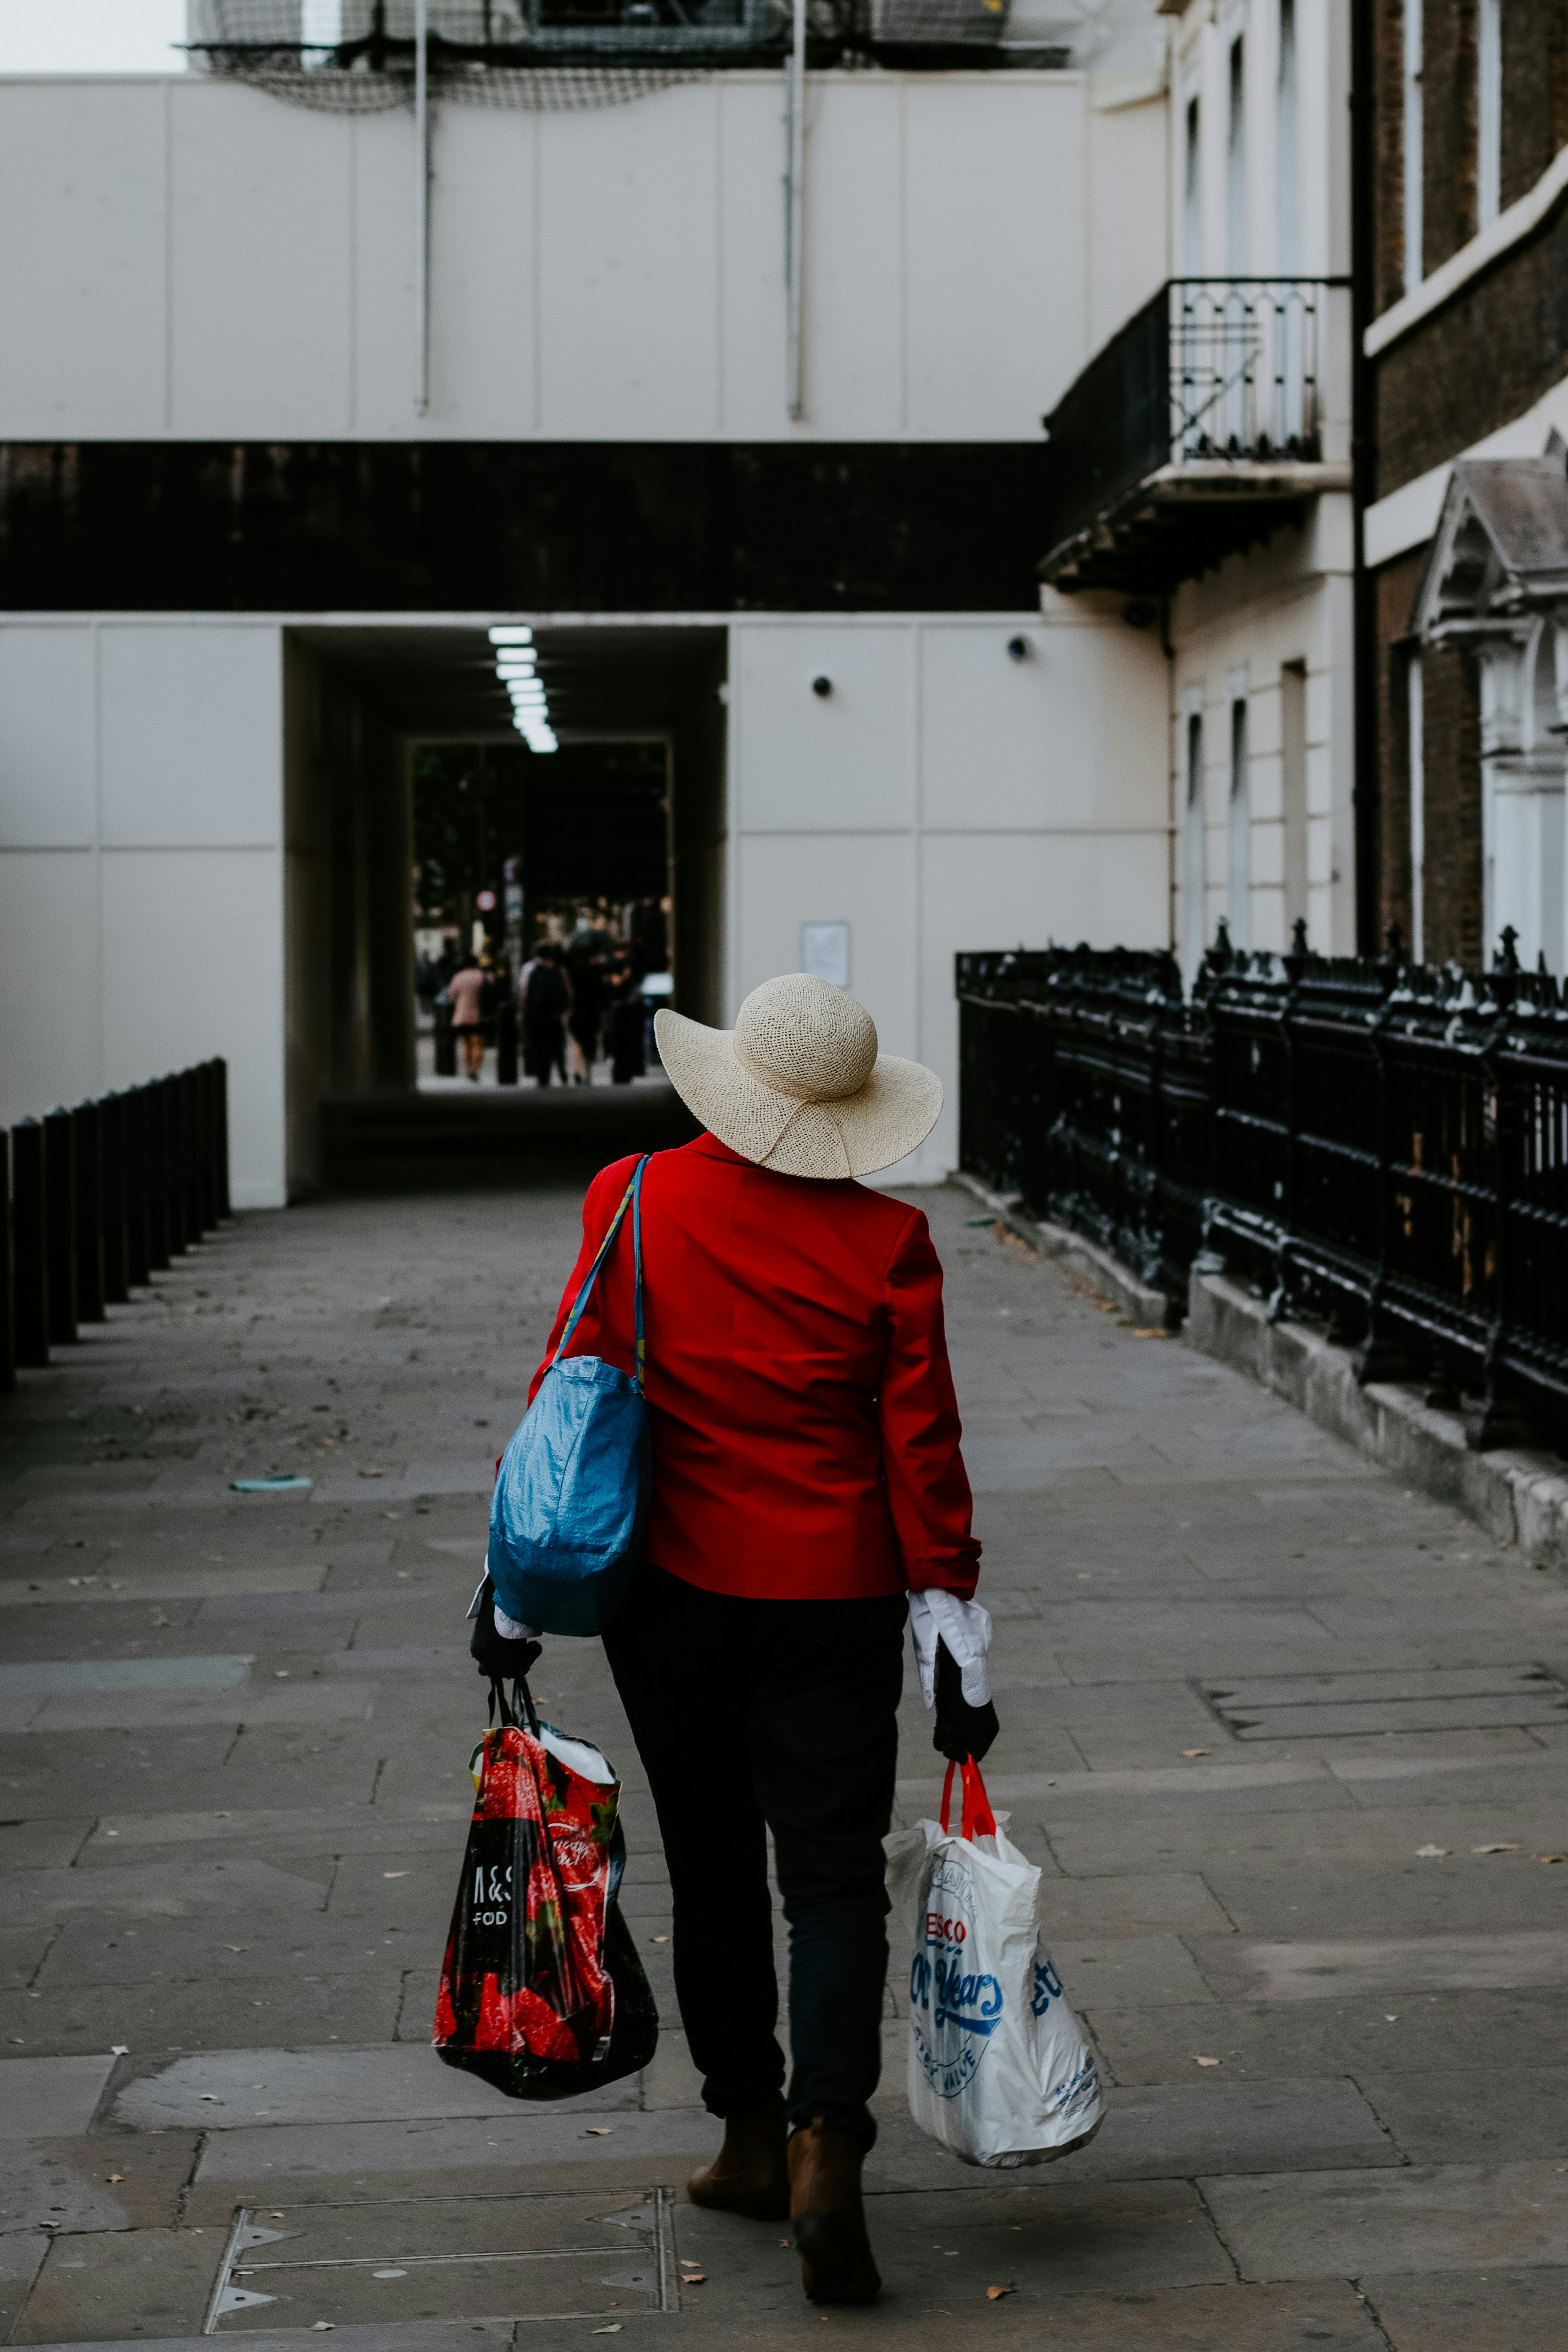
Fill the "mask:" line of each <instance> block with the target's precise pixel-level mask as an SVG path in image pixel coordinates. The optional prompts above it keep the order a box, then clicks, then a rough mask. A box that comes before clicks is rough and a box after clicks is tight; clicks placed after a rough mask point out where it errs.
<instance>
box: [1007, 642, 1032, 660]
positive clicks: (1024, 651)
mask: <svg viewBox="0 0 1568 2352" xmlns="http://www.w3.org/2000/svg"><path fill="white" fill-rule="evenodd" d="M1033 651H1034V647H1033V646H1031V645H1030V643H1029V640H1028V638H1027V637H1009V638H1008V640H1007V658H1008V660H1009V661H1027V660H1028V658H1029V656H1030V655H1031V653H1033Z"/></svg>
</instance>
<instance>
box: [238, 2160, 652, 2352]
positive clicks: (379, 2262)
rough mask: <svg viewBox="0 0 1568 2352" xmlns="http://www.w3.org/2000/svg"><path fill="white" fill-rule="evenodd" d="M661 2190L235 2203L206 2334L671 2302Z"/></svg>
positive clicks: (629, 2311)
mask: <svg viewBox="0 0 1568 2352" xmlns="http://www.w3.org/2000/svg"><path fill="white" fill-rule="evenodd" d="M671 2208H672V2200H671V2198H670V2194H669V2192H668V2189H644V2190H640V2191H634V2192H633V2193H632V2195H631V2196H630V2197H629V2198H628V2196H627V2194H626V2190H624V2189H623V2190H621V2191H620V2192H619V2194H618V2195H617V2193H616V2191H615V2190H614V2189H607V2190H606V2189H601V2190H599V2192H598V2193H597V2194H596V2195H591V2194H588V2193H578V2194H575V2195H573V2196H569V2197H550V2196H542V2197H410V2198H395V2199H387V2200H384V2201H377V2202H374V2203H365V2204H349V2203H343V2204H335V2205H315V2204H310V2205H295V2206H287V2205H286V2206H284V2207H283V2208H282V2209H281V2210H278V2209H276V2208H268V2210H267V2212H266V2213H265V2214H263V2213H262V2212H261V2210H260V2209H259V2208H256V2207H250V2206H241V2207H240V2208H239V2210H238V2211H237V2213H236V2215H235V2218H234V2225H233V2227H232V2229H231V2231H230V2232H229V2239H228V2243H227V2246H226V2249H225V2252H224V2262H223V2267H222V2269H221V2270H220V2271H219V2273H218V2276H217V2282H216V2286H215V2287H214V2290H213V2295H212V2301H211V2303H210V2304H209V2305H208V2307H207V2315H206V2322H205V2326H204V2328H203V2331H202V2332H203V2334H204V2335H206V2336H213V2335H224V2336H229V2335H241V2334H243V2333H244V2332H245V2331H246V2330H247V2328H312V2329H313V2328H314V2327H315V2326H317V2325H318V2323H323V2322H324V2323H325V2324H326V2325H327V2326H334V2327H347V2326H366V2325H367V2324H369V2325H374V2323H376V2322H378V2321H379V2322H383V2323H384V2324H387V2325H392V2324H395V2323H399V2322H402V2323H406V2322H408V2321H411V2320H444V2319H446V2320H450V2319H599V2320H604V2319H608V2318H611V2317H614V2316H618V2315H625V2316H627V2317H630V2316H632V2315H635V2314H636V2313H638V2312H645V2311H669V2310H672V2309H675V2308H677V2307H678V2296H677V2293H676V2288H675V2281H674V2263H673V2261H672V2259H671V2251H670V2249H671V2231H670V2213H671Z"/></svg>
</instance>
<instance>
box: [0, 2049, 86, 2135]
mask: <svg viewBox="0 0 1568 2352" xmlns="http://www.w3.org/2000/svg"><path fill="white" fill-rule="evenodd" d="M113 2072H114V2060H113V2058H112V2057H111V2056H110V2054H109V2053H108V2052H107V2051H106V2052H104V2053H102V2055H94V2056H91V2057H79V2058H16V2057H8V2058H6V2059H5V2061H4V2062H0V2139H31V2138H35V2137H41V2136H43V2135H44V2134H47V2133H60V2132H84V2131H86V2129H87V2127H88V2126H89V2124H90V2123H91V2121H92V2119H93V2116H95V2115H96V2113H97V2112H98V2104H99V2101H100V2099H101V2098H102V2096H103V2094H104V2092H105V2090H106V2089H107V2088H108V2084H109V2078H110V2075H111V2074H113Z"/></svg>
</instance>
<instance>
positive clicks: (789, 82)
mask: <svg viewBox="0 0 1568 2352" xmlns="http://www.w3.org/2000/svg"><path fill="white" fill-rule="evenodd" d="M785 98H786V110H785V121H786V124H787V131H788V141H789V158H788V163H787V165H786V168H785V173H784V196H785V208H784V290H785V299H786V302H787V305H788V309H787V313H786V319H785V328H784V345H785V396H786V399H787V402H788V406H789V413H790V415H791V417H792V418H793V419H794V420H795V421H796V422H798V421H799V419H800V418H801V417H803V416H804V415H805V374H804V371H803V368H802V364H801V334H800V322H801V282H802V277H803V262H804V246H805V0H795V39H794V42H793V45H792V47H791V49H790V57H789V69H788V76H787V79H786V82H785Z"/></svg>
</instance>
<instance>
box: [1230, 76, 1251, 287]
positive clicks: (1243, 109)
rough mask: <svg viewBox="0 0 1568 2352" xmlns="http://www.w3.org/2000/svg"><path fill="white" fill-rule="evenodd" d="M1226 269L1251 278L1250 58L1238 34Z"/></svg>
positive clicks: (1232, 97)
mask: <svg viewBox="0 0 1568 2352" xmlns="http://www.w3.org/2000/svg"><path fill="white" fill-rule="evenodd" d="M1225 266H1226V271H1227V272H1228V274H1229V275H1230V276H1231V277H1232V278H1245V277H1246V275H1247V58H1246V54H1245V50H1244V45H1243V42H1242V38H1241V36H1240V34H1239V33H1238V34H1237V37H1236V38H1235V40H1234V41H1232V43H1231V45H1230V96H1229V104H1228V109H1227V111H1226V131H1225Z"/></svg>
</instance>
